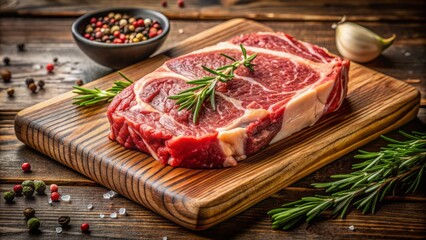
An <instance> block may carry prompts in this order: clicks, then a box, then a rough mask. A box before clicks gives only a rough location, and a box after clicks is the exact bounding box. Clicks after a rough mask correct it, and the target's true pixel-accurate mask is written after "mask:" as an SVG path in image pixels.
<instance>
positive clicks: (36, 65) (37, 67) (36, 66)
mask: <svg viewBox="0 0 426 240" xmlns="http://www.w3.org/2000/svg"><path fill="white" fill-rule="evenodd" d="M41 68H42V67H41V65H39V64H34V65H33V69H34V70H40V69H41Z"/></svg>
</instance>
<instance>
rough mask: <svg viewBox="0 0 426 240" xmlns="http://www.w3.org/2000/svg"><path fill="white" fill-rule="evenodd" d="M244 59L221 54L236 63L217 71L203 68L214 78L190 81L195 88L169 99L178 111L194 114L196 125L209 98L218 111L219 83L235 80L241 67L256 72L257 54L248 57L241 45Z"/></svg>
mask: <svg viewBox="0 0 426 240" xmlns="http://www.w3.org/2000/svg"><path fill="white" fill-rule="evenodd" d="M240 48H241V52H242V59H241V60H236V59H235V58H233V57H231V56H228V55H226V54H223V53H222V54H221V55H222V56H224V57H226V58H228V59H230V60H232V61H234V62H233V63H232V64H229V65H225V66H222V67H219V68H216V69H211V68H208V67H206V66H202V68H203V69H204V70H205V71H207V72H209V73H211V74H213V75H214V76H206V77H202V78H200V79H196V80H191V81H188V82H187V83H188V84H192V85H196V86H195V87H192V88H188V89H186V90H184V91H182V92H180V93H178V94H177V95H174V96H169V97H168V98H169V99H173V100H176V104H178V105H179V109H178V111H181V110H183V109H187V110H190V111H191V112H192V113H193V119H192V120H193V122H194V123H196V122H197V119H198V116H199V114H200V110H201V106H202V105H203V103H204V101H205V100H206V99H207V98H208V99H210V104H211V106H212V108H213V110H216V102H215V101H216V100H215V91H216V85H217V83H218V82H219V81H221V82H228V81H230V80H231V79H233V78H234V71H235V70H236V69H237V68H238V67H240V66H241V65H243V66H245V67H246V68H248V69H250V70H251V71H254V69H253V66H254V64H252V63H251V61H253V60H254V59H255V58H256V54H253V55H250V56H247V51H246V49H245V48H244V46H243V45H242V44H240Z"/></svg>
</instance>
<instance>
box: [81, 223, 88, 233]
mask: <svg viewBox="0 0 426 240" xmlns="http://www.w3.org/2000/svg"><path fill="white" fill-rule="evenodd" d="M89 227H90V226H89V224H88V223H83V224H81V227H80V228H81V231H82V232H88V231H89Z"/></svg>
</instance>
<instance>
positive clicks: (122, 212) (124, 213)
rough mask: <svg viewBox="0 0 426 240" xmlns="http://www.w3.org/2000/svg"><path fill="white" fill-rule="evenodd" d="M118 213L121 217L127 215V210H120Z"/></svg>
mask: <svg viewBox="0 0 426 240" xmlns="http://www.w3.org/2000/svg"><path fill="white" fill-rule="evenodd" d="M118 213H119V214H120V215H126V209H125V208H120V209H119V210H118Z"/></svg>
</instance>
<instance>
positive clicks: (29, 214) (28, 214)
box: [24, 207, 35, 219]
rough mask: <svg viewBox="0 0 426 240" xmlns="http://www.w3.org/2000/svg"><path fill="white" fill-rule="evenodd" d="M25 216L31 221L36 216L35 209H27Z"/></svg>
mask: <svg viewBox="0 0 426 240" xmlns="http://www.w3.org/2000/svg"><path fill="white" fill-rule="evenodd" d="M24 216H25V218H26V219H30V218H32V217H34V216H35V210H34V208H30V207H27V208H25V209H24Z"/></svg>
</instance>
